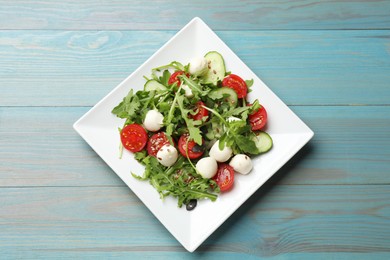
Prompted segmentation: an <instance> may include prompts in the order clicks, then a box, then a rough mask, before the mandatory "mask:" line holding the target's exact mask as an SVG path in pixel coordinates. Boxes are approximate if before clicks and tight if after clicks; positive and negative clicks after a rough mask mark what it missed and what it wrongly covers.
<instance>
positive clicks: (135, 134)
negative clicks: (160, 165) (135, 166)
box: [120, 124, 148, 153]
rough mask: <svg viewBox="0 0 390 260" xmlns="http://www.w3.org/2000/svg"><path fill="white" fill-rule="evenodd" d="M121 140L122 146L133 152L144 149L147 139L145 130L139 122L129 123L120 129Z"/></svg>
mask: <svg viewBox="0 0 390 260" xmlns="http://www.w3.org/2000/svg"><path fill="white" fill-rule="evenodd" d="M120 136H121V142H122V144H123V147H125V148H126V149H127V150H129V151H131V152H133V153H135V152H139V151H141V150H142V149H144V147H145V145H146V142H147V140H148V134H147V133H146V130H145V129H144V128H143V127H142V126H140V125H139V124H130V125H127V126H125V127H124V128H123V129H122V131H121V134H120Z"/></svg>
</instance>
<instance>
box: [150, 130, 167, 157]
mask: <svg viewBox="0 0 390 260" xmlns="http://www.w3.org/2000/svg"><path fill="white" fill-rule="evenodd" d="M165 144H169V139H168V137H167V136H166V135H165V133H164V132H159V133H156V134H154V135H152V136H151V137H150V138H149V141H148V145H147V150H148V154H149V155H151V156H154V157H156V156H157V152H158V151H159V150H160V148H161V147H163V146H164V145H165Z"/></svg>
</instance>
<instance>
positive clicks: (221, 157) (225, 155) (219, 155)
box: [210, 140, 233, 162]
mask: <svg viewBox="0 0 390 260" xmlns="http://www.w3.org/2000/svg"><path fill="white" fill-rule="evenodd" d="M232 154H233V151H232V149H231V148H230V147H227V146H226V145H225V147H224V148H223V149H222V150H220V149H219V140H218V141H216V142H215V143H214V144H213V146H212V147H211V149H210V156H211V157H213V158H214V159H215V160H216V161H217V162H226V161H227V160H229V158H230V157H232Z"/></svg>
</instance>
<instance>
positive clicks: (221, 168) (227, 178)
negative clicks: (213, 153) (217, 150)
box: [213, 163, 234, 192]
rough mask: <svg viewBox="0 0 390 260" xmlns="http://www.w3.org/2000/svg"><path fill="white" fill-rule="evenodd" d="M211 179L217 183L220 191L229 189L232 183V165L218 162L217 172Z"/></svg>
mask: <svg viewBox="0 0 390 260" xmlns="http://www.w3.org/2000/svg"><path fill="white" fill-rule="evenodd" d="M213 180H214V181H215V182H216V183H217V184H218V186H219V189H220V190H221V192H224V191H228V190H230V189H231V188H232V187H233V183H234V169H233V167H232V166H230V165H229V164H227V163H221V164H219V165H218V170H217V174H215V176H214V177H213Z"/></svg>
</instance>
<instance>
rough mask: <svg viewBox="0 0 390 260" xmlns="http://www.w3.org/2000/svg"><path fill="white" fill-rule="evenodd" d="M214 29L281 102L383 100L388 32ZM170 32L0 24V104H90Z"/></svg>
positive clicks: (389, 71)
mask: <svg viewBox="0 0 390 260" xmlns="http://www.w3.org/2000/svg"><path fill="white" fill-rule="evenodd" d="M217 33H218V34H219V35H220V37H221V38H222V39H223V40H224V41H225V42H226V43H227V44H228V45H229V46H230V47H231V48H232V49H233V51H235V52H236V53H237V55H238V56H240V57H241V58H242V59H243V61H244V62H245V63H246V64H247V65H248V66H249V67H250V68H251V69H252V70H253V71H254V72H255V73H256V74H257V75H259V77H260V78H262V79H263V81H264V82H265V83H266V84H267V85H268V86H269V87H270V88H271V89H272V90H273V91H274V92H275V93H276V94H277V95H278V96H279V97H280V98H281V99H282V100H284V101H285V102H286V103H287V104H289V105H324V104H327V105H335V104H336V105H338V104H390V103H389V101H390V88H389V82H390V58H389V54H390V31H238V32H237V31H220V32H217ZM173 35H174V32H172V31H98V32H96V31H73V32H64V31H0V54H1V59H0V67H1V68H2V69H1V70H0V86H1V87H0V88H1V95H0V105H2V106H37V105H41V106H92V105H94V104H95V103H96V102H97V101H99V100H100V99H101V98H102V97H103V96H105V95H106V94H107V93H108V92H109V91H110V90H112V89H113V88H114V87H115V86H116V85H117V84H119V83H120V82H121V81H122V80H123V79H124V78H126V77H127V76H128V75H129V74H130V73H131V72H132V71H134V70H135V69H136V68H137V67H139V66H140V65H141V64H142V63H143V62H144V61H145V60H146V59H147V58H149V57H150V56H151V55H152V54H153V53H154V52H155V51H156V50H157V49H158V48H159V47H160V46H162V45H163V44H164V43H165V42H166V41H167V40H168V39H170V38H171V37H172V36H173ZM183 62H186V61H183Z"/></svg>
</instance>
